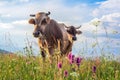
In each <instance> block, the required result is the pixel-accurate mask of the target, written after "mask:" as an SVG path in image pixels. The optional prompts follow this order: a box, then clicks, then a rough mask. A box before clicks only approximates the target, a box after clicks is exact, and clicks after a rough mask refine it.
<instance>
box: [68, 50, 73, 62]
mask: <svg viewBox="0 0 120 80" xmlns="http://www.w3.org/2000/svg"><path fill="white" fill-rule="evenodd" d="M71 58H72V52H70V53H69V54H68V59H69V60H71Z"/></svg>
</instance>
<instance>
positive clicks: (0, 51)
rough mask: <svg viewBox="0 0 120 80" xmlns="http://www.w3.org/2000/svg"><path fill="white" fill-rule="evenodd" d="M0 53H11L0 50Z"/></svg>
mask: <svg viewBox="0 0 120 80" xmlns="http://www.w3.org/2000/svg"><path fill="white" fill-rule="evenodd" d="M0 53H5V54H7V53H11V52H9V51H6V50H2V49H0Z"/></svg>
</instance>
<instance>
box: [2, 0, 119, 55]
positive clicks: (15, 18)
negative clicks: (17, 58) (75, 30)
mask: <svg viewBox="0 0 120 80" xmlns="http://www.w3.org/2000/svg"><path fill="white" fill-rule="evenodd" d="M119 4H120V0H0V32H1V33H0V49H4V50H8V51H18V50H23V48H24V47H25V46H26V44H27V38H28V39H29V41H30V42H31V44H32V45H33V46H35V47H36V46H37V40H36V39H35V38H34V37H33V35H32V32H33V29H34V27H33V25H30V24H28V20H29V19H30V16H29V15H30V14H34V13H37V12H48V11H50V12H51V15H50V18H52V19H54V20H56V21H57V22H63V23H65V24H66V25H74V26H76V27H77V26H79V25H82V27H81V28H80V30H81V31H82V32H83V34H82V35H78V36H77V37H78V40H77V41H76V42H75V43H74V46H73V52H74V53H79V52H80V51H81V52H80V53H82V52H83V53H89V54H91V53H94V54H96V55H99V54H97V53H99V52H97V51H99V50H100V49H102V48H104V49H105V50H104V51H107V52H109V53H114V54H116V55H119V54H120V5H119ZM99 21H100V23H98V22H99ZM96 24H98V26H97V31H96V26H95V25H96ZM96 33H97V35H96ZM96 36H97V37H96ZM96 39H97V40H98V42H99V44H100V47H99V46H95V47H93V45H95V43H96ZM37 47H38V46H37ZM83 48H85V50H86V51H85V50H84V49H83ZM87 48H89V50H87ZM90 48H91V49H90ZM35 49H36V48H35ZM104 53H106V52H104Z"/></svg>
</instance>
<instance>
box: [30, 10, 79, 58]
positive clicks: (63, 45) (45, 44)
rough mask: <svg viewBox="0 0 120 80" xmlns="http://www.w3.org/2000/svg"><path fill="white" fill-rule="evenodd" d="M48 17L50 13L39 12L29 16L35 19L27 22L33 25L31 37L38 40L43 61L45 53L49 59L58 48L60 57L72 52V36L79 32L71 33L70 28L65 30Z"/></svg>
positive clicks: (62, 25)
mask: <svg viewBox="0 0 120 80" xmlns="http://www.w3.org/2000/svg"><path fill="white" fill-rule="evenodd" d="M49 15H50V12H48V13H45V12H39V13H37V14H31V15H30V16H31V17H35V18H32V19H30V20H29V23H30V24H33V25H34V32H33V36H34V37H36V38H38V43H39V47H40V49H41V55H42V57H43V59H45V56H46V54H45V53H48V54H49V55H50V57H51V56H52V55H54V52H55V49H56V48H59V50H60V55H61V56H62V55H67V54H68V53H69V52H70V51H71V50H72V45H73V38H72V36H75V35H76V34H77V33H79V32H80V31H77V30H75V31H76V33H72V31H71V29H69V28H70V27H67V29H68V30H66V29H65V27H66V26H65V25H64V24H59V23H58V22H56V21H55V20H53V19H50V17H49Z"/></svg>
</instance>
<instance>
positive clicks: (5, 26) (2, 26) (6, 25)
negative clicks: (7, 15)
mask: <svg viewBox="0 0 120 80" xmlns="http://www.w3.org/2000/svg"><path fill="white" fill-rule="evenodd" d="M0 28H1V29H11V28H14V26H13V25H12V24H10V23H2V22H0Z"/></svg>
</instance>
